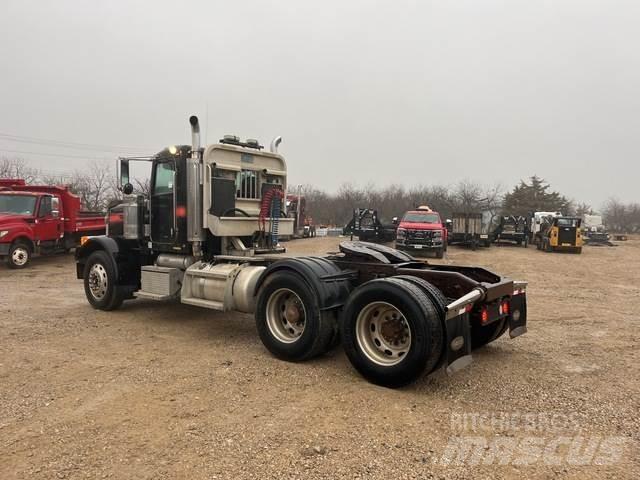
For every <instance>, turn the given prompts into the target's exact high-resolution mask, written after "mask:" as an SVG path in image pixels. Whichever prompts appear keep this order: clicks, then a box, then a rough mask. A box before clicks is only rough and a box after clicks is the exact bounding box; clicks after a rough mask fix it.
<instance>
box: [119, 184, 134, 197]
mask: <svg viewBox="0 0 640 480" xmlns="http://www.w3.org/2000/svg"><path fill="white" fill-rule="evenodd" d="M122 193H124V194H125V195H131V194H132V193H133V185H131V184H130V183H128V182H127V183H125V184H124V187H122Z"/></svg>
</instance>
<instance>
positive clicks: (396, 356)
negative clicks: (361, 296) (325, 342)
mask: <svg viewBox="0 0 640 480" xmlns="http://www.w3.org/2000/svg"><path fill="white" fill-rule="evenodd" d="M356 340H357V342H358V346H359V347H360V349H361V350H362V352H363V353H364V354H365V355H366V356H367V358H368V359H369V360H371V361H372V362H374V363H377V364H378V365H382V366H385V367H389V366H392V365H397V364H398V363H400V362H401V361H402V360H403V358H404V357H405V355H406V354H407V352H408V351H409V348H410V347H411V329H410V328H409V323H408V322H407V320H406V318H405V317H404V315H403V314H402V312H401V311H400V310H398V309H397V308H396V307H394V306H393V305H391V304H390V303H386V302H372V303H370V304H368V305H366V306H365V307H364V308H363V309H362V310H361V311H360V313H359V314H358V318H357V319H356Z"/></svg>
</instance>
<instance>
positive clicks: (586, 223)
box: [582, 215, 614, 247]
mask: <svg viewBox="0 0 640 480" xmlns="http://www.w3.org/2000/svg"><path fill="white" fill-rule="evenodd" d="M582 240H583V242H584V244H585V245H589V246H596V247H600V246H608V247H613V246H614V245H613V243H611V235H610V234H609V232H607V229H606V227H605V226H604V222H603V221H602V216H601V215H583V216H582Z"/></svg>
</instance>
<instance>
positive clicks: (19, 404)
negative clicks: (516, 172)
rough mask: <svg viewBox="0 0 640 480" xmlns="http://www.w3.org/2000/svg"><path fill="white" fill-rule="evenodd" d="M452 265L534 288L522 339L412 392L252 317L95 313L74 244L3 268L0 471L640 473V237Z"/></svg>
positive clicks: (159, 308)
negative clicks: (303, 350) (284, 357)
mask: <svg viewBox="0 0 640 480" xmlns="http://www.w3.org/2000/svg"><path fill="white" fill-rule="evenodd" d="M337 243H338V239H333V238H324V239H320V238H316V239H306V240H298V241H294V242H289V243H288V247H289V250H290V251H291V252H295V253H306V254H309V253H318V254H319V253H323V252H326V251H331V250H334V251H335V250H336V248H337ZM433 262H440V261H437V260H433ZM441 262H444V263H464V264H472V263H473V264H479V265H483V266H486V267H488V268H490V269H493V270H495V271H497V272H499V273H501V274H505V275H509V276H511V277H514V278H519V279H524V280H528V281H529V282H530V287H529V291H528V299H529V333H528V334H527V335H525V336H523V337H520V338H518V339H516V340H509V339H508V337H503V338H501V339H499V340H498V341H496V342H494V343H493V344H491V345H489V346H488V347H486V348H484V349H482V350H479V351H477V352H475V353H474V362H473V364H472V366H471V367H469V368H467V369H465V370H463V371H460V372H458V373H457V374H455V375H454V376H451V377H448V376H446V375H445V374H444V373H436V374H434V375H432V376H430V377H425V378H423V379H422V380H420V381H419V382H417V383H416V384H414V385H412V386H410V387H407V388H404V389H400V390H389V389H384V388H380V387H376V386H374V385H371V384H369V383H367V382H365V381H364V380H363V379H362V378H360V377H359V376H358V375H357V373H356V372H355V371H354V370H353V368H352V367H351V366H350V364H349V362H348V361H347V359H346V357H345V355H344V354H343V353H342V351H340V349H337V350H336V351H334V352H332V353H331V354H329V355H327V356H325V357H322V358H319V359H316V360H313V361H310V362H306V363H302V364H289V363H285V362H281V361H278V360H276V359H274V358H273V357H271V356H270V355H269V354H268V353H267V352H266V350H265V349H264V348H263V346H262V345H261V343H260V341H259V339H258V336H257V334H256V332H255V326H254V323H253V318H252V317H251V316H247V315H241V314H223V313H217V312H212V311H207V310H202V309H198V308H195V307H189V306H186V305H180V304H158V303H154V302H148V301H135V302H129V303H126V304H125V306H124V308H122V309H121V310H118V311H116V312H111V313H105V312H98V311H95V310H93V309H91V307H90V306H89V305H88V303H87V302H86V300H85V298H84V292H83V289H82V285H81V282H80V281H77V280H76V279H75V278H74V277H75V275H74V266H73V258H72V257H71V256H58V257H49V258H39V259H36V260H35V261H34V262H33V264H32V266H31V267H30V268H29V269H27V270H23V271H12V270H8V269H6V268H5V267H4V266H2V267H0V332H2V333H1V334H0V335H1V341H0V478H2V479H12V478H34V479H40V478H43V479H49V478H91V479H94V478H122V479H131V478H136V479H140V478H149V479H163V478H185V479H214V478H219V479H223V478H259V479H267V478H274V479H286V478H327V479H329V478H394V479H404V478H471V477H474V478H518V479H521V478H548V477H559V478H581V479H582V478H638V477H639V476H640V460H639V458H640V455H639V453H640V449H639V443H640V442H639V441H640V435H639V433H638V431H639V428H638V427H639V419H638V412H639V400H638V398H639V395H638V394H639V385H640V381H639V378H640V376H639V375H638V373H639V372H638V364H639V360H640V358H639V356H638V339H639V338H640V334H639V329H638V327H639V319H638V310H639V308H640V241H638V240H635V241H629V242H626V243H623V244H621V245H620V246H619V247H617V248H595V247H591V248H585V251H584V253H583V254H582V255H566V254H545V253H542V252H538V251H536V250H535V249H532V248H530V249H528V250H525V249H524V248H517V247H507V246H504V247H492V248H491V249H488V250H480V251H478V252H471V251H467V250H462V249H456V248H451V249H450V251H449V253H448V256H447V258H445V259H444V260H442V261H441ZM460 442H462V443H460ZM464 442H472V443H473V442H478V443H474V446H475V447H477V448H475V447H474V448H472V449H471V450H470V453H469V452H467V453H468V455H467V454H465V452H464V449H463V450H455V451H454V450H450V447H451V446H452V445H453V446H460V445H462V444H463V443H464ZM482 442H486V446H485V445H484V444H483V443H482ZM581 442H582V443H581ZM556 447H557V448H556ZM456 452H457V453H456ZM536 452H537V453H536ZM540 452H542V454H541V455H538V453H540ZM456 455H457V456H456ZM523 463H525V464H526V463H528V465H523Z"/></svg>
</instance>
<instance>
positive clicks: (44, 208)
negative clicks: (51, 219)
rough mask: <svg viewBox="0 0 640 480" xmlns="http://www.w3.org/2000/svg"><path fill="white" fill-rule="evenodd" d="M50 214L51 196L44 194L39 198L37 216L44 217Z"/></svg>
mask: <svg viewBox="0 0 640 480" xmlns="http://www.w3.org/2000/svg"><path fill="white" fill-rule="evenodd" d="M49 215H51V197H50V196H49V195H45V196H44V197H42V198H41V199H40V210H39V212H38V216H40V217H46V216H49Z"/></svg>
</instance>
